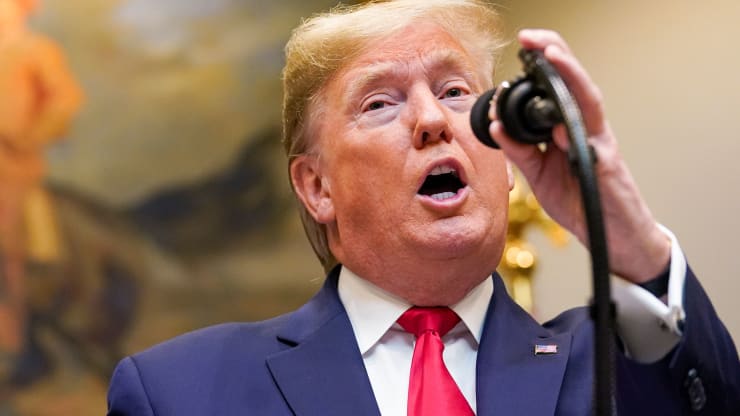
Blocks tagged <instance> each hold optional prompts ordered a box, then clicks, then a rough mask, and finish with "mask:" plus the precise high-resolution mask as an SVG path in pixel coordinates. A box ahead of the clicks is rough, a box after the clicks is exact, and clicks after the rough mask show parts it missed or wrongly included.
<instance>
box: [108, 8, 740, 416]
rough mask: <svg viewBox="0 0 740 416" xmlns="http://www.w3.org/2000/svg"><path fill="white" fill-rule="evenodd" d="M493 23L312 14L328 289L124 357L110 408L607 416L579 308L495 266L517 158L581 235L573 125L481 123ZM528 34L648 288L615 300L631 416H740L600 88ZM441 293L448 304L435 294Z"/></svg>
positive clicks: (700, 306)
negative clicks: (287, 310) (517, 298)
mask: <svg viewBox="0 0 740 416" xmlns="http://www.w3.org/2000/svg"><path fill="white" fill-rule="evenodd" d="M498 27H499V24H498V20H497V17H496V14H495V13H494V12H493V11H492V10H490V9H489V8H488V7H487V6H485V5H484V4H482V3H479V2H477V1H475V0H468V1H465V0H434V1H430V0H399V1H395V2H387V3H385V2H384V3H371V4H368V5H365V6H360V7H358V8H352V9H338V10H335V11H334V12H332V13H329V14H326V15H321V16H317V17H315V18H313V19H310V20H308V21H306V22H304V23H303V24H302V25H301V26H300V27H299V28H298V29H297V30H296V31H295V32H294V34H293V37H292V38H291V40H290V42H289V44H288V46H287V48H286V57H287V61H286V67H285V71H284V79H285V80H284V86H285V99H284V116H283V122H284V128H285V131H284V139H285V144H286V150H287V153H288V157H289V160H290V169H289V171H290V178H291V183H292V185H293V188H294V190H295V192H296V195H297V197H298V198H299V200H300V201H301V203H302V212H301V214H302V219H303V221H304V225H305V228H306V233H307V235H308V237H309V239H310V241H311V243H312V245H313V247H314V250H315V251H316V253H317V256H318V257H319V259H320V261H321V262H322V264H323V266H324V268H325V269H326V270H327V272H328V273H329V274H328V278H327V281H326V283H325V285H324V288H323V289H322V290H321V291H320V292H319V293H318V294H317V295H316V296H315V297H314V298H313V299H312V300H310V301H309V302H308V303H307V304H306V305H304V307H302V308H301V309H300V310H298V311H296V312H294V313H291V314H288V315H285V316H281V317H278V318H275V319H273V320H269V321H266V322H261V323H253V324H228V325H224V326H218V327H214V328H210V329H205V330H201V331H197V332H195V333H191V334H188V335H185V336H182V337H179V338H176V339H174V340H172V341H169V342H167V343H165V344H162V345H160V346H157V347H154V348H153V349H150V350H148V351H146V352H144V353H141V354H138V355H135V356H133V357H129V358H126V359H125V360H124V361H122V362H121V364H120V365H119V367H118V369H117V370H116V373H115V374H114V376H113V381H112V384H111V388H110V392H109V398H108V399H109V409H110V410H109V414H112V415H121V414H137V415H153V414H157V415H168V414H177V415H183V414H193V415H195V414H218V415H228V414H258V415H290V414H296V415H377V414H384V415H401V414H406V413H407V412H408V414H409V415H411V414H414V415H420V414H442V415H444V414H453V413H452V411H449V410H441V409H442V407H433V410H428V406H429V404H425V403H423V400H420V398H422V399H424V400H430V401H429V402H427V403H430V402H433V403H437V404H438V405H439V406H448V405H450V403H453V402H454V406H456V408H457V409H459V412H458V411H457V410H456V411H455V412H456V413H454V414H473V412H475V413H477V414H479V415H489V414H490V415H541V414H559V415H586V414H590V413H591V407H592V403H591V395H592V384H593V375H592V373H593V350H592V335H593V331H592V326H591V324H590V321H589V320H588V318H587V316H586V313H585V312H584V310H583V309H580V310H574V311H569V312H566V313H565V314H563V315H561V316H560V317H558V318H557V319H556V320H554V321H552V322H550V323H548V324H546V325H545V326H544V327H542V326H539V325H538V324H537V323H536V322H535V321H533V320H532V318H531V317H529V316H528V315H527V314H526V313H524V312H523V311H522V310H521V309H519V308H518V307H517V306H516V305H515V304H513V302H512V301H511V299H510V298H509V297H508V296H507V295H506V293H505V289H504V287H503V286H502V284H501V280H500V279H499V278H498V277H497V276H496V275H495V274H494V277H493V278H491V274H492V273H494V270H495V267H496V265H497V264H498V262H499V259H500V256H501V252H502V249H503V245H504V236H505V229H506V223H507V219H506V213H507V194H508V191H509V189H510V188H511V186H512V184H513V180H512V175H511V171H510V168H509V164H508V163H509V162H508V161H507V160H510V161H512V162H514V163H515V164H517V165H518V166H519V167H520V168H521V170H522V171H523V173H524V174H525V175H526V176H527V179H528V180H529V181H530V184H531V185H532V187H533V189H534V191H535V193H536V194H537V196H538V197H539V199H540V201H541V202H542V204H543V206H544V207H545V208H546V209H547V210H548V212H549V213H550V214H551V215H552V216H553V218H555V219H556V220H557V221H559V222H560V223H561V224H562V225H564V226H565V227H566V228H568V229H569V230H570V231H571V232H573V233H574V234H575V235H576V236H577V237H578V238H579V239H580V240H581V241H584V240H585V238H586V237H585V229H584V224H583V218H582V215H581V211H580V196H579V195H578V190H577V187H576V184H575V182H574V180H573V179H572V178H571V177H570V174H569V168H568V163H567V160H566V157H565V155H564V149H565V148H566V147H567V141H566V138H565V134H564V131H563V129H562V127H559V128H558V129H556V131H555V144H554V145H553V146H550V147H548V148H547V150H546V151H544V152H541V151H540V150H538V149H537V148H534V147H531V146H529V147H528V146H523V145H518V144H516V143H514V142H513V141H512V140H511V139H510V138H509V137H508V136H507V135H506V133H505V131H504V130H503V129H502V127H501V125H500V123H499V122H498V121H494V122H493V123H492V124H491V127H490V131H491V134H492V135H493V136H494V137H496V139H497V141H498V142H499V143H500V144H501V147H502V149H503V152H502V151H497V150H492V149H488V148H486V147H484V146H483V145H481V144H480V143H479V142H478V141H477V140H476V139H475V137H474V136H473V134H472V132H471V129H470V127H469V125H468V117H469V111H470V108H471V106H472V104H473V102H474V101H475V99H476V97H477V96H478V95H479V94H480V93H481V92H483V91H484V90H486V89H488V88H490V87H491V86H492V81H491V74H492V72H493V66H494V65H493V64H494V62H495V59H496V54H497V52H498V50H499V49H500V48H501V45H502V42H501V40H500V35H499V34H498V33H497V28H498ZM519 42H520V43H521V45H522V46H523V47H526V48H535V49H541V50H543V51H544V53H545V56H546V57H547V58H548V59H549V60H550V61H551V62H552V63H553V64H554V65H555V66H556V67H557V69H558V70H559V71H560V72H561V74H562V75H563V77H564V79H565V80H566V82H568V84H569V86H570V88H571V89H572V91H573V93H574V95H575V96H576V98H577V100H578V102H579V104H580V105H581V107H582V109H583V113H584V119H585V123H586V127H587V129H588V132H589V136H590V137H589V140H590V143H591V144H592V145H593V146H594V148H595V150H596V153H597V156H598V158H599V164H598V169H599V171H598V174H599V180H600V186H601V190H602V194H603V200H604V207H605V216H606V226H607V230H608V232H609V243H610V252H609V255H610V260H611V265H612V271H613V272H614V273H615V274H617V275H619V276H621V277H622V278H624V279H626V280H627V281H629V282H631V283H632V284H626V285H625V286H624V289H623V291H622V292H621V295H620V299H621V301H620V317H619V320H620V321H619V325H620V345H621V346H622V348H621V349H620V353H618V356H617V369H618V377H619V378H618V390H617V393H616V399H617V402H618V406H619V410H620V412H622V413H623V414H630V415H632V414H647V413H650V414H681V413H685V412H689V411H690V410H691V409H692V408H693V409H696V410H697V411H700V412H704V413H705V414H732V413H733V412H737V411H739V410H740V403H739V402H738V395H739V394H740V369H739V367H740V365H739V364H738V358H737V352H736V351H735V347H734V345H733V344H732V341H731V339H730V338H729V335H728V334H727V332H726V331H725V330H724V328H723V326H722V324H721V323H720V322H719V320H718V318H717V317H716V315H715V314H714V311H713V309H712V307H711V304H710V303H709V301H708V299H707V298H706V295H705V294H704V293H703V291H702V290H701V288H700V286H699V285H698V283H697V281H696V278H695V277H694V276H693V274H692V273H691V271H690V270H689V269H687V268H686V265H685V261H684V257H683V254H682V253H681V251H680V249H679V247H678V245H677V243H676V241H675V239H674V238H672V236H671V235H670V233H668V232H667V230H663V229H661V227H660V226H659V225H658V224H657V223H656V222H655V220H654V219H653V218H652V216H651V214H650V211H649V210H648V208H647V207H646V205H645V203H644V201H643V200H642V198H641V197H640V195H639V192H638V190H637V188H636V186H635V184H634V181H633V180H632V179H631V177H630V175H629V172H628V171H627V168H626V166H625V165H624V163H623V161H622V160H621V159H620V157H619V153H618V150H617V145H616V141H615V139H614V136H613V134H612V132H611V130H610V129H609V127H608V124H607V122H606V120H605V118H604V114H603V110H602V104H601V97H600V94H599V92H598V89H597V88H596V86H594V85H593V83H592V82H591V81H590V79H589V78H588V76H587V74H586V73H585V71H584V70H583V69H582V68H581V66H580V65H579V63H578V62H577V61H576V60H575V58H574V57H573V55H572V54H571V53H570V51H569V49H568V47H567V45H566V44H565V42H564V41H563V40H562V39H561V38H560V37H559V36H558V35H557V34H555V33H553V32H549V31H539V30H537V31H532V30H527V31H522V32H521V33H520V35H519ZM340 265H341V266H340ZM656 276H657V281H663V282H665V280H666V279H667V282H668V286H669V288H668V291H667V305H666V304H664V303H663V302H661V301H660V300H659V299H658V298H656V297H655V296H653V295H651V294H650V293H648V292H647V291H645V290H644V289H641V288H640V287H639V286H637V285H635V284H634V283H637V284H642V283H645V282H649V281H655V280H656ZM657 295H663V293H657ZM412 306H415V307H416V308H413V309H410V310H409V308H411V307H412ZM439 306H444V307H449V309H447V308H433V309H432V308H418V307H439ZM407 310H409V312H407ZM432 310H435V311H441V310H442V311H449V310H452V311H454V313H453V314H452V318H451V320H450V321H445V322H446V324H445V325H447V326H446V327H445V328H444V329H441V328H436V329H432V330H430V331H431V332H430V331H426V332H423V333H422V332H420V331H417V330H416V329H414V328H413V326H414V325H415V323H416V322H418V321H417V320H416V318H415V316H417V315H416V313H432V312H430V311H432ZM646 310H647V311H648V312H646ZM443 313H444V314H446V315H445V316H447V314H448V312H443ZM425 316H430V315H425ZM458 317H459V319H461V320H460V321H459V322H457V319H458ZM423 319H426V318H423ZM445 319H446V318H445ZM410 320H411V321H413V322H411V323H410ZM661 327H663V328H664V329H661ZM450 328H451V329H450ZM448 329H449V332H447V330H448ZM409 332H414V333H409ZM445 332H446V334H445ZM430 333H431V334H432V335H429V334H430ZM440 337H441V340H440ZM646 337H649V338H648V339H647V342H645V341H646ZM435 342H437V343H438V344H434V343H435ZM441 342H444V347H443V348H444V353H443V354H444V363H443V364H439V361H441V359H440V357H439V355H440V354H442V352H441V351H439V350H440V349H441V348H442V346H441ZM420 345H424V346H430V345H434V347H433V348H436V349H437V352H436V354H437V359H438V361H437V362H436V363H437V364H439V365H438V367H439V366H441V367H445V369H439V368H436V370H435V371H437V370H438V374H440V377H444V378H445V381H444V383H445V386H446V387H445V388H447V387H448V386H449V385H450V384H449V382H450V380H452V381H451V383H452V385H453V387H451V388H449V389H448V390H447V391H448V392H449V394H450V396H449V397H447V396H444V397H434V396H435V395H432V397H428V396H425V391H427V390H428V389H435V388H437V387H438V386H437V385H434V384H429V383H434V382H435V381H434V380H431V381H430V379H429V378H425V376H424V374H421V375H420V373H421V372H424V371H426V372H427V373H429V372H431V371H432V370H431V369H430V367H428V366H427V364H426V361H424V359H426V358H429V360H433V359H434V358H433V357H432V355H433V354H429V355H426V353H425V352H421V350H422V349H423V348H417V347H419V346H420ZM430 348H432V347H430ZM425 351H426V350H425ZM422 356H423V357H424V359H420V360H417V358H418V357H422ZM420 368H423V370H420ZM685 382H687V383H688V386H689V389H687V388H685V387H684V383H685ZM420 386H422V387H420ZM445 394H446V393H445ZM436 396H440V395H436ZM453 396H454V398H452V397H453ZM437 404H435V406H437ZM419 409H422V410H419ZM424 409H427V410H424Z"/></svg>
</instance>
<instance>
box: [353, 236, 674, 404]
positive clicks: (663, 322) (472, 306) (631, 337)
mask: <svg viewBox="0 0 740 416" xmlns="http://www.w3.org/2000/svg"><path fill="white" fill-rule="evenodd" d="M663 231H664V232H665V233H666V235H668V236H669V237H670V238H671V242H672V246H671V266H670V277H669V279H670V280H669V284H668V300H667V305H666V304H665V303H663V302H662V301H661V300H659V299H657V298H656V297H655V296H653V295H652V294H651V293H650V292H648V291H647V290H645V289H643V288H641V287H639V286H637V285H634V284H630V283H626V282H624V281H622V280H621V279H615V280H618V281H619V283H616V284H615V285H613V297H614V299H615V301H616V302H617V304H618V305H619V307H618V314H617V328H618V332H619V336H620V338H621V339H622V341H623V343H624V345H625V349H626V352H627V354H628V355H629V356H631V357H632V358H633V359H635V360H637V361H640V362H653V361H656V360H658V359H660V358H662V357H664V356H665V354H667V353H668V352H669V351H670V350H671V349H672V348H673V347H674V346H675V345H676V344H677V343H678V341H679V339H680V336H681V335H680V334H681V332H680V329H679V326H680V325H679V321H680V320H682V319H683V318H684V312H683V303H682V300H683V286H684V284H683V283H684V280H685V276H686V260H685V257H684V255H683V253H682V252H681V249H680V247H679V245H678V242H677V241H676V238H675V237H674V236H673V234H672V233H671V232H670V231H668V230H667V229H665V228H664V229H663ZM338 291H339V298H340V300H341V301H342V304H344V308H345V309H346V311H347V315H348V316H349V320H350V322H351V324H352V329H353V331H354V334H355V338H356V339H357V345H358V346H359V348H360V353H361V354H362V358H363V361H364V363H365V368H366V369H367V374H368V378H369V379H370V385H371V386H372V388H373V393H374V394H375V399H376V401H377V403H378V408H379V409H380V413H381V414H382V415H384V416H395V415H405V414H406V407H407V401H408V388H409V373H410V371H411V357H412V356H413V351H414V342H415V337H414V335H413V334H410V333H407V332H406V331H404V330H403V328H401V326H400V325H398V324H397V323H396V320H398V318H400V317H401V315H402V314H403V313H404V312H405V311H406V310H407V309H408V308H410V307H411V306H412V305H411V304H409V303H408V302H406V301H405V300H403V299H401V298H399V297H398V296H395V295H393V294H391V293H389V292H386V291H384V290H383V289H381V288H379V287H377V286H375V285H374V284H372V283H370V282H368V281H367V280H365V279H363V278H361V277H359V276H357V275H356V274H355V273H353V272H352V271H351V270H349V269H347V268H346V267H342V270H341V272H340V275H339V283H338ZM492 295H493V281H492V280H491V279H486V280H484V281H483V282H482V283H481V284H479V285H478V286H476V287H475V288H474V289H473V290H472V291H470V292H469V293H468V294H467V295H466V296H465V298H463V299H462V300H461V301H460V302H458V303H457V304H455V305H451V306H450V308H451V309H452V310H453V311H455V313H457V314H458V316H460V319H461V321H460V322H459V323H458V324H457V325H456V326H455V327H454V328H453V329H452V330H451V331H450V332H448V333H447V334H446V335H445V336H444V337H443V338H442V341H443V342H444V344H445V349H444V355H443V359H444V362H445V365H446V366H447V369H448V370H449V372H450V374H451V375H452V378H453V379H454V380H455V382H456V383H457V385H458V386H459V387H460V390H461V391H462V393H463V395H464V396H465V399H466V400H467V401H468V403H469V404H470V407H471V408H472V409H473V411H476V394H475V364H476V358H477V356H478V345H479V343H480V339H481V335H482V333H483V324H484V321H485V316H486V312H487V310H488V304H489V302H490V300H491V296H492ZM656 318H658V319H656Z"/></svg>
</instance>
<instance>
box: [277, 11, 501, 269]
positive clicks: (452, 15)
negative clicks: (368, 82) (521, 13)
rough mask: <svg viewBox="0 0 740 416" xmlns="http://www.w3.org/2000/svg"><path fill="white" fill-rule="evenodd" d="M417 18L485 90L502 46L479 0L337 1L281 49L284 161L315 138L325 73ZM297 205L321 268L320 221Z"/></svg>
mask: <svg viewBox="0 0 740 416" xmlns="http://www.w3.org/2000/svg"><path fill="white" fill-rule="evenodd" d="M422 19H423V20H424V21H426V22H433V23H435V24H437V25H439V26H440V27H441V28H442V29H444V30H446V31H447V32H448V33H450V34H451V35H452V36H454V37H455V38H456V39H457V40H458V41H459V42H460V44H461V46H462V47H463V48H465V50H466V51H467V52H468V53H469V54H470V56H471V57H472V58H473V59H474V60H475V61H476V63H477V64H478V70H479V73H480V75H479V77H480V79H481V81H482V82H484V84H483V85H484V86H487V87H490V85H491V83H492V77H493V69H494V63H495V61H496V58H498V56H499V53H500V51H501V49H502V47H503V46H504V44H505V43H504V41H503V39H502V35H501V32H502V31H501V25H500V21H499V16H498V13H496V11H495V10H493V9H492V8H491V6H490V5H488V4H486V3H484V2H483V1H480V0H396V1H371V2H368V3H365V4H361V5H358V6H343V5H340V6H337V7H335V8H334V9H332V10H330V11H329V12H326V13H322V14H318V15H315V16H313V17H311V18H310V19H307V20H305V21H303V22H302V23H301V25H299V26H298V27H297V28H296V29H295V30H294V31H293V34H292V36H291V38H290V40H289V41H288V44H287V45H286V47H285V58H286V62H285V67H284V68H283V145H284V147H285V152H286V154H287V156H288V160H289V164H290V163H292V161H293V159H294V158H295V157H296V156H298V155H301V154H305V153H307V152H308V151H309V150H311V147H312V146H313V144H314V143H315V140H312V137H311V136H312V135H314V134H316V131H314V130H315V129H313V128H312V125H313V124H314V122H315V120H317V119H318V118H319V117H320V114H321V112H322V111H323V110H324V106H323V103H322V92H323V88H324V87H325V85H326V84H327V83H328V81H329V80H330V79H331V78H332V76H334V74H336V73H337V72H339V71H340V70H341V69H342V68H344V67H345V66H346V65H347V64H349V63H350V62H352V61H353V60H354V58H356V57H358V56H359V55H361V54H362V53H363V52H364V51H365V50H366V48H367V47H368V45H369V44H370V43H371V42H373V41H376V40H379V39H382V38H384V37H387V36H389V35H392V34H393V33H394V32H397V31H399V30H401V29H403V28H405V27H407V26H409V25H411V24H413V23H414V22H416V21H419V20H422ZM477 92H478V93H480V92H481V91H477ZM291 185H292V184H291ZM299 210H300V215H301V220H302V221H303V227H304V229H305V231H306V236H307V237H308V239H309V241H310V242H311V246H312V247H313V249H314V251H315V252H316V255H317V257H318V258H319V261H320V262H321V264H322V266H323V267H324V269H325V270H326V271H328V270H330V269H331V268H333V267H334V266H335V265H336V264H337V260H336V259H335V258H334V255H333V254H332V253H331V251H330V249H329V243H328V241H327V237H326V226H325V225H323V224H319V223H317V222H316V221H315V220H314V219H313V217H311V214H310V213H309V212H308V210H306V208H305V207H304V206H303V205H300V207H299Z"/></svg>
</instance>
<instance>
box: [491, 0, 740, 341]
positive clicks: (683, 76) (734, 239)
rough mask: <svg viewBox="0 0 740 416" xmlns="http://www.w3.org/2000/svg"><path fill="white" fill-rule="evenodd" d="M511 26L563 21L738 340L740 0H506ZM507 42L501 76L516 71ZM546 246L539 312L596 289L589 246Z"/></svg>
mask: <svg viewBox="0 0 740 416" xmlns="http://www.w3.org/2000/svg"><path fill="white" fill-rule="evenodd" d="M501 4H502V7H501V11H502V13H503V14H504V15H505V16H506V19H505V21H506V22H507V29H508V30H509V32H510V33H514V32H515V30H516V29H518V28H523V27H548V28H553V29H557V30H558V31H560V32H561V33H562V34H563V35H564V37H565V38H566V39H567V40H568V42H569V43H570V45H571V47H572V48H573V49H574V51H575V52H576V53H577V55H578V56H579V58H580V59H581V61H582V62H583V63H584V65H585V66H586V67H587V69H588V70H589V71H590V73H591V76H592V77H593V78H594V79H595V80H596V81H597V82H598V84H599V85H600V87H601V89H602V91H603V92H604V95H605V97H606V105H607V114H608V116H609V118H610V120H611V124H612V126H613V128H614V130H615V131H616V133H617V136H618V138H619V140H620V143H621V149H622V153H623V155H624V157H625V158H626V160H627V161H628V163H629V165H630V167H631V169H632V172H633V174H634V176H635V177H636V180H637V181H638V183H639V185H640V188H641V190H642V192H643V194H644V196H645V198H646V199H647V200H648V203H649V204H650V206H651V208H652V210H653V212H654V214H655V216H656V217H657V218H658V220H659V221H660V222H662V223H663V224H665V225H666V226H668V227H669V228H670V229H672V230H673V231H674V232H675V233H676V235H677V236H678V238H679V240H680V242H681V245H682V247H683V249H684V251H685V253H686V256H687V258H688V260H689V264H690V265H691V267H692V268H693V269H694V271H695V272H696V273H697V274H698V275H699V278H700V280H701V281H702V283H703V284H704V287H705V288H706V290H707V292H708V293H709V295H710V296H711V298H712V299H713V301H714V305H715V307H716V308H717V310H718V311H719V313H720V316H722V317H723V319H724V321H725V323H726V325H727V326H728V328H729V329H730V332H731V333H732V334H733V335H734V338H735V339H736V340H740V296H739V294H740V278H738V275H739V274H740V251H738V247H740V244H738V240H739V239H740V217H739V216H740V79H739V77H740V45H738V41H740V26H738V24H737V22H738V21H740V2H737V1H734V0H726V1H707V2H702V3H697V2H689V1H667V0H665V1H651V2H637V1H625V2H595V1H594V2H591V1H580V2H579V1H557V2H554V1H535V0H514V1H506V2H501ZM515 50H516V48H513V47H512V48H510V50H509V58H508V59H507V62H505V63H504V64H503V65H502V67H501V69H500V71H499V76H497V79H499V80H501V79H503V78H504V77H508V76H510V75H511V74H514V73H515V72H516V71H517V70H518V64H516V63H515V62H512V61H513V59H512V58H511V57H512V56H513V54H514V52H515ZM532 238H533V239H534V240H536V241H537V242H538V246H539V247H540V252H541V263H540V264H541V269H540V270H541V273H539V274H538V276H537V280H536V287H535V296H536V302H537V304H538V316H539V317H541V318H550V317H552V316H554V315H555V314H557V313H558V312H559V311H562V310H563V309H565V308H566V307H568V306H572V305H579V304H583V303H584V302H585V301H586V300H587V299H588V297H589V291H590V282H589V279H590V269H589V260H588V258H587V256H586V253H585V251H584V250H583V249H582V248H581V247H580V246H579V245H578V244H577V243H571V244H570V246H569V247H568V248H566V249H564V250H563V249H555V248H552V247H551V246H550V245H549V243H548V242H547V241H546V240H545V239H544V238H543V237H542V236H533V237H532Z"/></svg>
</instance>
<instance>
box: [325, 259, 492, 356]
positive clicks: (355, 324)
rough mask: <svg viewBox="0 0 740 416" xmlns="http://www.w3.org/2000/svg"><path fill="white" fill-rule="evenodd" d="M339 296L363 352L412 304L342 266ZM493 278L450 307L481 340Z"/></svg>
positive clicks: (478, 339) (484, 281) (474, 335)
mask: <svg viewBox="0 0 740 416" xmlns="http://www.w3.org/2000/svg"><path fill="white" fill-rule="evenodd" d="M338 291H339V299H340V300H341V301H342V304H343V305H344V309H345V310H346V311H347V315H348V316H349V320H350V322H351V323H352V329H353V330H354V332H355V338H357V345H358V346H359V347H360V353H362V354H365V353H366V352H367V351H368V350H369V349H370V348H372V347H373V345H375V344H376V343H377V342H378V340H380V338H381V337H382V336H383V335H384V334H385V333H386V332H387V331H388V329H389V328H390V327H391V326H393V324H394V323H395V322H396V320H398V318H400V317H401V315H402V314H403V313H404V312H405V311H406V310H407V309H408V308H410V307H411V306H412V305H411V304H409V303H408V302H406V301H405V300H404V299H402V298H400V297H398V296H396V295H394V294H392V293H389V292H387V291H385V290H383V289H381V288H379V287H378V286H375V285H374V284H372V283H370V282H369V281H367V280H365V279H363V278H361V277H360V276H358V275H356V274H355V273H353V272H352V271H351V270H349V269H348V268H346V267H344V266H342V270H341V272H340V273H339V283H338ZM492 295H493V281H492V280H491V279H490V278H488V279H485V280H483V282H481V283H480V284H478V286H476V287H474V288H473V290H471V291H470V292H468V294H467V295H465V297H464V298H463V299H462V300H460V302H458V303H456V304H454V305H452V306H450V308H451V309H452V310H453V311H455V313H457V315H458V316H460V319H461V320H462V322H463V323H465V326H466V327H467V328H468V330H469V331H470V333H471V334H472V335H473V337H475V340H476V342H478V343H480V338H481V335H482V334H483V324H484V322H485V319H486V312H487V310H488V304H489V302H490V300H491V296H492Z"/></svg>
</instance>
